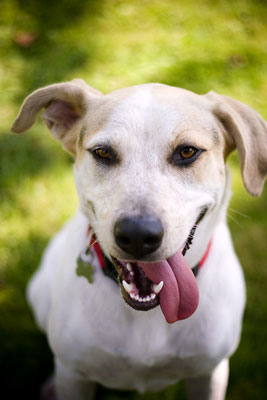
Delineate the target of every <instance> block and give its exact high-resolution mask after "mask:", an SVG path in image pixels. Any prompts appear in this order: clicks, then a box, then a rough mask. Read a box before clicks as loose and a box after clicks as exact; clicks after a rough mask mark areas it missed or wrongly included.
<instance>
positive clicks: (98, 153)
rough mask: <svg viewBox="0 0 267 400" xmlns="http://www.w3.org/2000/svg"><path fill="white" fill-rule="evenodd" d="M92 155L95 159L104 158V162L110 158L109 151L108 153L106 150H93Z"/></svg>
mask: <svg viewBox="0 0 267 400" xmlns="http://www.w3.org/2000/svg"><path fill="white" fill-rule="evenodd" d="M94 153H95V155H96V156H97V157H100V158H104V159H106V160H108V159H110V158H111V157H112V155H111V153H110V151H108V150H107V149H101V148H99V149H95V150H94Z"/></svg>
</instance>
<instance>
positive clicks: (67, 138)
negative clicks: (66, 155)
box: [11, 79, 102, 154]
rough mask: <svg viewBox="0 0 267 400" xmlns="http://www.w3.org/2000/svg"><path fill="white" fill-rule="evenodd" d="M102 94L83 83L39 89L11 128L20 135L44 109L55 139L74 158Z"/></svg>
mask: <svg viewBox="0 0 267 400" xmlns="http://www.w3.org/2000/svg"><path fill="white" fill-rule="evenodd" d="M101 95H102V93H101V92H99V91H98V90H96V89H93V88H91V87H90V86H88V85H87V84H86V83H85V82H84V81H83V80H81V79H74V80H72V81H70V82H64V83H57V84H54V85H49V86H46V87H44V88H41V89H38V90H36V91H35V92H33V93H32V94H30V95H29V96H28V97H27V98H26V99H25V100H24V102H23V104H22V106H21V109H20V111H19V114H18V116H17V118H16V120H15V122H14V124H13V126H12V128H11V130H12V132H15V133H21V132H24V131H26V130H28V129H29V128H31V126H32V125H33V124H34V122H35V119H36V117H37V114H38V112H39V111H40V110H41V109H42V108H45V112H44V113H43V119H44V121H45V123H46V125H47V126H48V128H49V129H50V131H51V132H52V134H53V135H54V136H55V138H56V139H58V140H60V141H61V142H62V143H63V146H64V147H65V148H66V150H68V151H69V152H70V153H72V154H75V152H76V142H77V137H78V134H79V130H80V129H79V128H80V127H81V123H82V120H83V117H84V115H85V112H86V110H87V108H88V107H89V106H90V102H91V101H92V100H93V99H94V98H97V97H99V96H101Z"/></svg>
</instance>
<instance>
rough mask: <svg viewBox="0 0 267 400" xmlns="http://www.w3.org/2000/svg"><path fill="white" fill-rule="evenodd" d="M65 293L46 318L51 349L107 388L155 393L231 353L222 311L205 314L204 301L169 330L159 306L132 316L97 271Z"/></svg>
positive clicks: (229, 320) (234, 332)
mask: <svg viewBox="0 0 267 400" xmlns="http://www.w3.org/2000/svg"><path fill="white" fill-rule="evenodd" d="M62 289H63V290H64V283H63V285H62ZM68 291H69V298H70V299H71V302H70V304H69V305H68V304H67V303H66V302H65V303H61V305H60V304H59V303H58V304H57V307H55V313H54V316H53V317H52V321H53V325H52V324H51V329H50V334H49V336H50V343H51V345H52V347H53V350H54V351H55V353H56V354H57V355H58V356H59V357H60V358H62V359H64V360H65V362H67V363H69V365H70V366H71V367H72V368H73V367H74V368H75V370H77V371H78V372H79V373H80V374H81V375H82V376H84V377H86V378H88V379H89V380H92V381H96V382H99V383H103V384H104V385H105V386H108V387H111V388H121V389H136V390H138V391H140V392H143V391H146V390H149V391H151V390H160V389H162V388H164V387H166V386H168V385H170V384H173V383H175V382H177V381H178V380H180V379H183V378H185V377H188V376H194V375H195V374H197V373H199V370H202V371H203V373H205V371H209V370H210V369H212V368H213V367H214V366H215V365H216V364H217V363H218V361H219V360H220V359H221V358H222V357H223V356H224V355H225V354H229V353H231V352H232V351H233V349H234V346H235V342H236V341H237V339H236V338H237V336H238V335H239V326H238V324H239V322H238V324H236V326H233V314H231V313H227V309H223V308H220V309H219V310H217V309H216V308H215V309H214V311H213V312H209V314H208V315H207V314H206V313H205V309H206V307H207V306H206V305H205V302H206V301H207V298H206V297H205V296H204V297H203V299H202V300H203V304H200V306H199V309H198V311H197V312H196V313H195V315H193V316H192V317H191V318H189V319H187V320H185V321H180V322H177V323H175V324H172V325H170V324H167V323H166V321H165V319H164V317H163V314H162V312H161V310H160V308H159V307H157V308H156V309H154V310H151V311H149V312H138V311H135V310H132V309H131V308H130V307H129V306H127V305H126V304H124V302H123V300H122V298H121V295H120V291H119V288H118V287H117V285H116V284H115V283H114V282H113V281H111V280H110V279H109V278H106V277H105V276H103V275H102V272H101V271H98V273H97V274H96V275H95V283H94V284H93V285H89V284H88V282H87V281H86V279H85V278H83V277H80V278H79V279H76V280H75V281H73V280H72V287H71V288H70V287H69V288H68ZM75 293H79V296H75ZM64 298H66V296H64ZM225 307H226V304H225ZM240 316H241V314H240ZM222 320H223V325H224V329H223V330H222V329H221V323H222ZM66 321H68V322H66ZM227 329H229V330H231V334H230V335H229V333H228V332H227ZM59 332H60V334H59ZM66 349H68V351H67V352H66ZM133 377H134V379H133Z"/></svg>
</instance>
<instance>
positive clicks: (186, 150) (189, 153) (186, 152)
mask: <svg viewBox="0 0 267 400" xmlns="http://www.w3.org/2000/svg"><path fill="white" fill-rule="evenodd" d="M196 152H197V149H195V148H194V147H191V146H185V147H183V148H182V149H181V151H180V155H181V157H182V158H183V159H184V160H188V159H189V158H191V157H193V156H194V155H195V154H196Z"/></svg>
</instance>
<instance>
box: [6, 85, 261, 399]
mask: <svg viewBox="0 0 267 400" xmlns="http://www.w3.org/2000/svg"><path fill="white" fill-rule="evenodd" d="M42 108H45V109H46V110H45V112H44V114H43V118H44V120H45V122H46V124H47V125H48V127H49V128H50V130H51V132H52V133H53V135H54V136H55V137H56V138H57V139H59V140H60V141H61V142H62V143H63V145H64V147H65V148H66V149H67V150H68V151H69V152H71V153H72V154H74V155H75V156H76V161H75V165H74V173H75V180H76V185H77V190H78V193H79V197H80V211H78V213H77V215H76V216H75V217H74V218H73V219H72V220H71V221H69V222H68V223H67V224H66V225H65V226H64V227H63V229H62V230H61V231H60V232H59V233H58V234H57V235H56V236H55V237H54V239H53V240H52V242H51V244H50V245H49V246H48V249H47V250H46V252H45V254H44V257H43V262H42V265H41V267H40V269H39V270H38V271H37V273H36V274H35V275H34V277H33V279H32V280H31V282H30V285H29V288H28V296H29V301H30V303H31V306H32V308H33V310H34V313H35V317H36V320H37V322H38V325H39V326H40V327H41V328H42V329H43V330H44V331H45V332H46V333H47V336H48V340H49V344H50V346H51V348H52V351H53V353H54V355H55V367H56V373H55V376H56V380H55V382H56V392H57V397H58V399H60V400H68V399H70V400H80V399H81V400H85V399H89V398H91V397H92V396H93V392H94V387H95V383H96V382H99V383H101V384H103V385H105V386H107V387H110V388H119V389H127V390H130V389H136V390H138V391H140V392H144V391H147V390H148V391H157V390H161V389H163V388H164V387H166V386H167V385H170V384H173V383H175V382H178V381H179V380H185V381H186V387H187V389H188V397H189V398H190V399H195V400H222V399H224V397H225V391H226V386H227V380H228V358H229V357H230V356H231V354H232V353H233V352H234V351H235V349H236V348H237V346H238V342H239V337H240V331H241V324H242V314H243V310H244V305H245V285H244V279H243V274H242V270H241V268H240V265H239V262H238V260H237V257H236V255H235V253H234V250H233V246H232V242H231V238H230V234H229V231H228V228H227V226H226V208H227V204H228V200H229V196H230V189H229V186H230V184H229V173H228V170H227V167H226V166H225V160H226V158H227V156H228V155H229V153H230V152H231V151H232V150H234V149H235V148H237V149H238V152H239V156H240V159H241V167H242V176H243V180H244V184H245V187H246V189H247V190H248V192H249V193H251V194H252V195H256V196H257V195H259V194H260V192H261V190H262V187H263V183H264V179H265V177H266V173H267V125H266V123H265V122H264V121H263V119H262V118H261V117H260V116H259V115H258V114H257V113H256V112H255V111H253V110H252V109H251V108H250V107H248V106H246V105H244V104H242V103H239V102H237V101H234V100H232V99H230V98H227V97H224V96H220V95H217V94H215V93H212V92H211V93H208V94H207V95H197V94H194V93H192V92H189V91H186V90H183V89H178V88H174V87H169V86H166V85H161V84H147V85H140V86H135V87H130V88H126V89H121V90H118V91H115V92H112V93H110V94H108V95H103V94H102V93H100V92H99V91H97V90H95V89H92V88H91V87H89V86H88V85H87V84H86V83H85V82H84V81H82V80H78V79H77V80H73V81H71V82H67V83H59V84H55V85H51V86H47V87H45V88H42V89H39V90H37V91H35V92H34V93H33V94H31V95H30V96H29V97H27V98H26V100H25V102H24V104H23V105H22V108H21V110H20V113H19V115H18V117H17V119H16V121H15V123H14V125H13V128H12V130H13V131H14V132H17V133H19V132H23V131H26V130H27V129H29V128H30V127H31V126H32V125H33V123H34V121H35V118H36V116H37V114H38V112H39V111H40V110H41V109H42ZM65 200H66V194H64V193H63V194H62V201H65ZM89 225H90V232H91V233H90V234H89V237H88V234H87V232H88V226H89ZM92 233H94V236H93V238H94V239H93V240H96V238H97V240H98V243H99V244H100V246H101V248H102V251H103V253H104V254H105V256H106V258H107V259H108V260H109V261H108V262H109V263H110V261H112V262H113V264H114V265H115V267H116V271H117V280H118V282H117V283H116V282H114V280H112V279H110V277H109V276H107V275H106V274H104V272H103V269H102V268H101V263H102V262H103V254H102V255H101V254H100V255H99V254H98V255H97V253H99V251H96V250H95V245H94V243H93V242H92V240H91V241H90V238H91V236H92ZM193 236H194V240H193ZM88 240H89V241H90V243H91V247H90V246H89V247H88V246H87V245H88ZM192 241H193V242H192ZM190 245H191V246H190ZM189 247H190V249H189ZM185 253H186V255H185ZM81 254H82V255H83V257H82V261H83V268H84V270H85V273H84V275H85V276H86V268H87V267H88V271H89V270H90V271H91V272H92V276H91V278H90V279H89V278H88V279H89V281H88V279H86V278H85V276H82V275H83V274H82V273H78V271H79V269H78V267H77V265H79V263H78V262H77V260H78V259H79V257H80V255H81ZM203 256H204V258H205V262H204V260H203ZM201 259H202V263H203V262H204V265H203V267H202V268H201V270H199V271H198V273H197V270H196V268H195V266H196V265H197V264H198V263H199V261H200V260H201ZM80 260H81V258H80ZM88 262H90V263H91V264H92V265H90V264H89V263H88ZM92 267H93V271H92ZM193 272H194V273H195V275H196V277H195V276H194V274H193ZM118 283H119V285H118ZM121 295H122V296H121ZM158 305H159V306H160V307H157V306H158ZM136 310H141V311H147V312H141V311H136Z"/></svg>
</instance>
